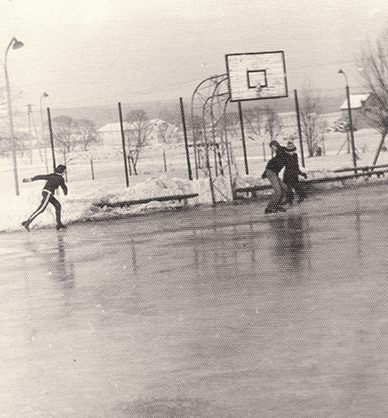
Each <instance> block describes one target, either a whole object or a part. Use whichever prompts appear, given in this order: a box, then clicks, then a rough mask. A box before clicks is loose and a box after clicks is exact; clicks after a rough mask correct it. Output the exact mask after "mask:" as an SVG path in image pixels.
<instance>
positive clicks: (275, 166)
mask: <svg viewBox="0 0 388 418" xmlns="http://www.w3.org/2000/svg"><path fill="white" fill-rule="evenodd" d="M269 146H270V147H271V149H272V151H273V152H274V153H275V156H274V157H273V158H271V159H270V160H269V161H268V163H267V166H266V168H265V171H264V173H263V175H262V176H261V177H262V178H263V179H264V178H267V179H268V180H269V182H270V183H271V186H272V188H273V190H274V193H273V194H272V196H271V198H270V201H269V203H268V205H267V207H266V208H265V213H276V212H285V211H286V209H284V208H283V207H282V206H281V204H282V203H284V202H283V201H284V200H285V198H286V194H287V185H286V184H285V183H284V182H283V180H282V179H281V178H280V177H279V173H280V171H281V170H282V169H283V167H284V166H285V165H286V164H287V159H288V154H287V152H286V149H285V147H282V146H281V145H280V144H279V142H277V141H271V142H270V144H269Z"/></svg>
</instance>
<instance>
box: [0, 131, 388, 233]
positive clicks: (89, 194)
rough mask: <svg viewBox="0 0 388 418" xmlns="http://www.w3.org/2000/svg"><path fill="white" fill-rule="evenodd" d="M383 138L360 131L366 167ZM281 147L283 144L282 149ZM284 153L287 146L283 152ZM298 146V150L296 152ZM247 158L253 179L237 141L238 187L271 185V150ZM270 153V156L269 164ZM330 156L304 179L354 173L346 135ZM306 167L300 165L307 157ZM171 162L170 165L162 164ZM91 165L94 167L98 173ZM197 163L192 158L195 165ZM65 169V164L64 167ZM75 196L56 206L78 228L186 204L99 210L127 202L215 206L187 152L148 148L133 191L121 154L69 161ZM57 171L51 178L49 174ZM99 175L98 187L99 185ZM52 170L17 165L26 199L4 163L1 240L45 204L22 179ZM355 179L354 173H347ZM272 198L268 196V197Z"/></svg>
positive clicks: (96, 153)
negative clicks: (266, 176)
mask: <svg viewBox="0 0 388 418" xmlns="http://www.w3.org/2000/svg"><path fill="white" fill-rule="evenodd" d="M379 141H380V138H379V135H378V133H376V132H375V131H373V130H361V131H357V132H355V142H356V147H357V150H358V155H359V159H358V161H357V165H358V166H359V167H362V166H368V165H371V164H372V162H373V160H374V157H375V153H376V150H377V147H378V144H379ZM280 142H282V141H280ZM283 145H285V143H284V144H283ZM296 145H298V144H296ZM246 148H247V155H248V171H249V175H246V173H245V172H246V167H245V163H244V158H243V152H242V145H241V142H239V141H236V143H235V144H234V146H233V153H234V158H235V160H236V163H237V173H234V174H233V178H232V181H233V183H234V184H235V185H236V186H238V187H246V186H252V185H262V184H268V181H267V180H262V179H261V174H262V172H263V171H264V169H265V166H266V164H267V161H268V159H269V158H270V150H269V148H268V145H267V144H266V145H265V148H264V149H263V146H262V143H258V142H257V141H253V140H249V141H247V144H246ZM264 150H265V152H266V155H265V157H264ZM324 150H325V155H324V156H322V157H314V158H308V157H307V156H305V167H304V168H303V167H301V169H302V171H305V172H306V173H307V175H308V178H309V179H314V178H322V177H334V176H338V175H339V174H338V173H334V170H335V169H339V168H345V167H349V168H351V167H352V166H353V159H352V154H350V153H348V151H347V143H346V134H344V133H328V134H326V137H325V143H324ZM298 153H299V160H300V163H301V153H300V150H298ZM163 155H164V156H165V160H164V158H163ZM91 159H92V160H93V171H92V164H91ZM192 159H193V158H192ZM58 163H63V161H62V160H61V159H60V158H59V157H58V158H57V164H58ZM377 164H388V152H382V153H381V154H380V157H379V160H378V163H377ZM191 165H192V167H191V168H192V172H193V176H194V177H196V176H195V168H194V166H193V165H194V163H193V162H191ZM67 166H68V182H67V185H68V188H69V194H68V196H64V195H63V193H62V191H60V192H59V193H58V195H57V198H58V199H59V200H60V201H61V203H62V214H63V222H64V223H74V222H80V221H83V220H86V219H87V220H93V219H96V220H97V219H109V218H112V217H120V216H124V215H131V214H139V213H144V212H146V211H149V210H166V209H171V208H174V207H176V206H181V205H182V203H180V202H177V201H168V202H157V201H152V202H150V203H147V204H142V205H135V206H131V207H129V208H124V209H121V208H109V207H103V208H102V209H101V208H99V207H97V206H95V205H94V203H101V202H105V203H114V202H120V201H127V200H139V199H145V198H152V197H160V196H170V195H181V194H192V193H198V195H199V196H198V197H196V198H191V199H189V200H188V205H207V204H212V193H211V189H210V185H209V181H208V179H207V178H204V175H203V173H202V172H201V170H199V171H198V180H192V181H190V180H188V169H187V161H186V155H185V148H184V145H183V144H178V145H177V144H175V145H170V146H164V147H163V146H161V145H159V146H153V147H148V148H147V149H146V150H145V151H144V152H143V155H142V158H141V160H140V161H139V163H138V170H139V175H137V176H134V175H132V176H130V177H129V187H128V188H127V187H126V179H125V173H124V168H123V166H124V164H123V159H122V155H120V152H119V150H106V149H101V148H100V149H96V150H93V151H89V152H83V153H74V155H72V156H71V158H69V159H68V162H67ZM49 171H50V170H49ZM92 172H93V173H94V179H92ZM45 173H46V165H45V163H44V162H42V160H41V159H40V158H39V155H34V156H33V161H32V162H31V159H30V157H29V156H25V157H24V158H19V159H18V175H19V188H20V196H16V195H15V183H14V174H13V165H12V161H11V160H10V159H3V160H2V164H1V167H0V174H1V178H2V181H1V185H0V192H1V194H2V198H3V201H5V202H7V204H6V205H3V206H1V207H0V232H9V231H15V230H21V229H22V227H21V222H22V221H23V220H26V219H27V218H28V216H29V215H30V214H31V213H32V212H33V211H34V210H35V209H36V208H37V207H38V205H39V203H40V200H41V189H42V188H43V186H44V182H41V181H37V182H32V183H22V182H21V179H22V178H23V177H33V176H34V175H37V174H45ZM343 174H350V173H343ZM370 181H374V182H375V181H380V182H385V179H384V177H382V178H380V179H378V178H377V177H376V176H373V177H371V178H370V179H369V180H368V182H370ZM230 183H231V178H230V176H229V174H228V173H226V176H225V177H224V178H222V177H221V178H218V179H217V181H216V183H215V187H214V195H215V200H216V201H217V202H220V201H230V200H232V193H231V186H230ZM347 183H348V184H355V183H356V184H362V183H365V179H363V178H359V179H357V180H352V181H349V182H347ZM317 187H318V188H321V189H328V188H335V187H344V186H343V183H342V182H332V183H322V184H319V185H317ZM268 193H270V191H269V192H268V191H266V192H263V194H267V195H268ZM50 206H51V205H49V208H48V209H47V210H46V211H45V212H44V213H43V214H41V215H40V216H39V217H38V218H36V220H35V221H34V222H33V224H32V228H42V227H52V226H54V225H55V215H54V210H53V208H51V207H50Z"/></svg>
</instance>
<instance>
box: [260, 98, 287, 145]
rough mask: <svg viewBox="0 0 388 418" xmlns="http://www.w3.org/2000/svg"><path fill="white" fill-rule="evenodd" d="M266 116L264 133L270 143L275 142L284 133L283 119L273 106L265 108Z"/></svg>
mask: <svg viewBox="0 0 388 418" xmlns="http://www.w3.org/2000/svg"><path fill="white" fill-rule="evenodd" d="M265 115H266V116H265V123H264V131H265V133H266V134H268V136H269V138H270V141H273V140H275V139H276V138H277V137H278V136H279V135H280V134H281V133H282V130H283V123H282V119H281V117H280V116H279V113H278V112H277V111H276V109H275V107H274V106H273V105H268V106H267V107H266V108H265Z"/></svg>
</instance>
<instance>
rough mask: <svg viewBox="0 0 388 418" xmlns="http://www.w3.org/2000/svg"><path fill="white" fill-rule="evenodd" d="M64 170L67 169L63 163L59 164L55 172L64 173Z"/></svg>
mask: <svg viewBox="0 0 388 418" xmlns="http://www.w3.org/2000/svg"><path fill="white" fill-rule="evenodd" d="M64 171H66V166H65V165H62V164H59V165H58V166H57V168H56V169H55V172H56V173H58V174H62V173H63V172H64Z"/></svg>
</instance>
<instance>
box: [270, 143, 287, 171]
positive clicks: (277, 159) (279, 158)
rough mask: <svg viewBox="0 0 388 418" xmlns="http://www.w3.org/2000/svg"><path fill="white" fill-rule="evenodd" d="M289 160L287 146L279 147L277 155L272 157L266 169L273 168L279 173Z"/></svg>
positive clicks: (272, 169)
mask: <svg viewBox="0 0 388 418" xmlns="http://www.w3.org/2000/svg"><path fill="white" fill-rule="evenodd" d="M287 161H288V153H287V151H286V148H285V147H279V149H278V150H277V151H276V155H275V156H274V157H273V158H271V159H270V160H269V161H268V163H267V167H266V168H265V169H266V170H271V171H273V172H275V173H276V174H279V173H280V171H281V170H282V168H283V167H284V166H285V165H286V164H287Z"/></svg>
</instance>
